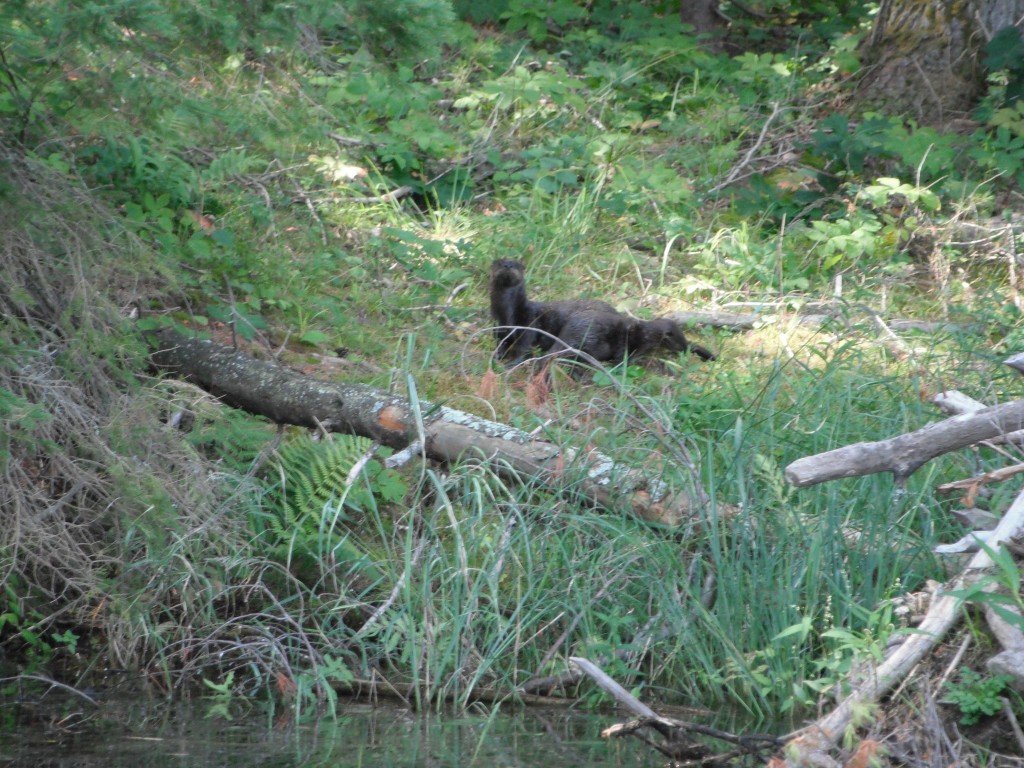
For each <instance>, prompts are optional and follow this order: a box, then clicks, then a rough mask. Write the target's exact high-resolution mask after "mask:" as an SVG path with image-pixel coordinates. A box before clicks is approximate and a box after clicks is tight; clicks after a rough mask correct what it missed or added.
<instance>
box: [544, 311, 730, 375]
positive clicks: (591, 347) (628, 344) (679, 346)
mask: <svg viewBox="0 0 1024 768" xmlns="http://www.w3.org/2000/svg"><path fill="white" fill-rule="evenodd" d="M558 338H559V340H560V342H561V345H564V347H563V349H564V352H563V356H564V357H566V358H569V359H572V358H574V357H575V358H577V359H579V356H578V355H574V354H573V352H574V351H579V352H582V353H584V354H586V355H589V356H590V357H592V358H593V359H594V360H597V361H598V362H601V363H614V364H618V363H621V362H622V361H623V360H625V359H626V357H627V356H629V357H630V358H636V357H641V356H643V355H648V354H650V353H652V352H654V351H655V350H657V349H665V350H667V351H669V352H692V353H693V354H695V355H697V357H699V358H700V359H701V360H714V359H715V355H714V353H712V352H711V351H709V350H707V349H705V348H704V347H702V346H700V345H698V344H692V343H691V342H690V341H688V340H687V338H686V336H685V335H684V334H683V331H682V329H681V328H680V327H679V324H678V323H676V322H675V321H674V320H672V319H671V318H668V317H659V318H657V319H655V320H637V319H635V318H632V317H625V316H624V315H620V314H619V313H618V312H604V311H583V312H576V313H573V314H572V315H570V316H569V318H568V319H567V320H566V322H565V324H564V325H563V326H562V328H561V329H560V330H559V332H558Z"/></svg>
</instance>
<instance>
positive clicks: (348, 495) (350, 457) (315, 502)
mask: <svg viewBox="0 0 1024 768" xmlns="http://www.w3.org/2000/svg"><path fill="white" fill-rule="evenodd" d="M371 445H372V443H371V441H370V440H367V439H366V438H363V437H356V436H354V435H332V436H331V437H330V438H329V439H327V440H322V441H319V442H314V441H312V440H309V439H307V438H305V437H302V438H300V439H297V440H292V441H290V442H288V443H287V444H286V445H285V446H284V447H283V448H282V449H281V451H280V461H281V470H282V489H281V490H282V499H281V501H282V504H281V511H282V513H283V520H282V523H283V527H284V529H285V530H288V529H292V528H294V527H295V526H302V527H305V528H308V527H310V523H312V527H313V528H314V529H318V528H319V527H320V522H321V517H322V516H323V513H324V510H325V509H331V508H334V507H337V506H339V505H340V504H341V503H342V501H343V500H344V501H345V502H347V503H349V504H350V505H358V502H359V501H360V500H361V499H360V498H359V496H360V494H359V493H357V492H356V491H357V489H355V488H350V487H349V483H348V477H349V473H351V471H352V467H354V466H355V464H356V462H357V461H359V459H360V458H361V457H362V456H363V454H365V453H366V452H367V451H368V450H369V449H370V447H371ZM358 490H361V489H358ZM279 533H283V531H279Z"/></svg>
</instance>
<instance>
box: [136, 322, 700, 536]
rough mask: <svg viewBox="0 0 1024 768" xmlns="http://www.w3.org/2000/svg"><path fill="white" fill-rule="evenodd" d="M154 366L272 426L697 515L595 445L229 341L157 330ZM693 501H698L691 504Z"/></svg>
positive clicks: (673, 521)
mask: <svg viewBox="0 0 1024 768" xmlns="http://www.w3.org/2000/svg"><path fill="white" fill-rule="evenodd" d="M150 344H151V348H152V349H153V351H152V353H151V355H150V358H151V360H152V361H153V363H154V364H155V365H156V366H157V367H158V368H160V369H163V370H164V371H167V372H169V373H171V374H173V375H175V376H178V377H180V378H184V379H188V380H190V381H192V382H194V383H196V384H198V385H199V386H201V387H203V388H204V389H206V390H208V391H209V392H211V393H212V394H213V395H215V396H216V397H218V398H220V399H221V400H222V401H223V402H224V403H226V404H228V405H231V406H233V407H236V408H241V409H242V410H245V411H248V412H249V413H253V414H257V415H260V416H266V417H267V418H269V419H271V420H272V421H274V422H276V423H278V424H295V425H298V426H302V427H308V428H310V429H318V428H321V427H322V428H323V429H326V430H327V431H329V432H342V433H346V434H353V435H360V436H362V437H368V438H370V439H372V440H375V441H377V442H379V443H381V444H382V445H386V446H388V447H391V448H395V449H399V450H400V449H403V448H407V447H409V446H410V445H413V444H416V443H418V444H419V446H420V450H421V451H422V452H423V454H424V455H425V456H426V457H427V458H430V459H434V460H436V461H442V462H452V461H456V460H458V459H460V458H469V457H477V458H479V459H481V460H483V461H486V462H487V463H488V464H489V465H490V466H491V467H492V468H493V469H494V470H495V471H497V472H499V473H501V474H502V475H504V476H506V477H510V478H521V477H524V476H525V477H527V478H529V479H530V480H531V481H537V482H541V483H544V484H546V485H548V486H550V487H552V488H553V489H556V490H563V491H566V492H571V493H573V494H575V495H579V496H583V497H584V498H586V499H587V500H588V501H590V502H591V503H594V504H598V505H600V506H603V507H607V508H612V509H622V508H625V509H626V510H628V511H629V512H631V513H632V514H635V515H637V516H638V517H640V518H642V519H644V520H647V521H650V522H658V523H663V524H666V525H680V524H681V523H683V522H686V521H688V520H692V519H694V518H696V517H698V516H699V514H700V511H701V509H702V508H703V506H704V505H705V502H706V499H707V496H706V494H705V493H704V492H703V491H702V490H701V489H700V488H699V487H698V486H697V485H696V478H694V479H693V482H694V491H693V493H692V495H691V493H690V492H688V491H686V490H683V489H681V488H679V487H674V486H673V485H672V484H671V483H669V482H665V480H664V479H662V478H659V477H649V476H647V475H645V474H644V473H642V472H640V471H639V470H636V469H630V468H628V467H623V466H621V465H619V464H617V463H616V462H614V461H613V460H612V459H610V458H609V457H607V456H604V455H602V454H599V453H597V452H596V451H590V450H584V449H576V448H569V447H562V446H558V445H555V444H554V443H550V442H547V441H543V440H536V439H534V438H533V437H532V436H531V435H529V434H527V433H525V432H522V431H520V430H518V429H515V428H513V427H510V426H508V425H505V424H498V423H495V422H493V421H487V420H485V419H481V418H478V417H477V416H473V415H472V414H468V413H464V412H462V411H456V410H453V409H451V408H446V407H444V406H437V405H432V404H430V403H426V402H419V403H412V402H410V401H409V400H406V399H405V398H402V397H396V396H394V395H391V394H388V393H387V392H383V391H381V390H378V389H374V388H372V387H368V386H364V385H360V384H335V383H332V382H326V381H319V380H317V379H311V378H308V377H306V376H303V375H301V374H299V373H296V372H294V371H291V370H288V369H287V368H282V367H280V366H278V365H275V364H273V363H268V362H265V361H262V360H256V359H254V358H252V357H249V356H248V355H245V354H243V353H241V352H238V351H236V350H234V349H231V348H230V347H225V346H222V345H220V344H214V343H213V342H210V341H203V340H200V339H194V338H188V337H185V336H182V335H181V334H178V333H176V332H174V331H167V330H164V331H160V332H158V333H156V334H153V335H152V337H151V339H150ZM694 499H698V500H699V501H697V502H695V501H694Z"/></svg>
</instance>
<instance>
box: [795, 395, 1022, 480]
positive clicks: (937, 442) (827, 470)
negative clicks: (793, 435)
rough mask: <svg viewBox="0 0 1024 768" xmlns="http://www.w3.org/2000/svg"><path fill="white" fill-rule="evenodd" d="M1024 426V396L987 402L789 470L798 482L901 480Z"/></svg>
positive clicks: (817, 457) (799, 463)
mask: <svg viewBox="0 0 1024 768" xmlns="http://www.w3.org/2000/svg"><path fill="white" fill-rule="evenodd" d="M1022 428H1024V400H1014V401H1013V402H1010V403H1003V404H1001V405H994V406H992V407H990V408H983V409H982V410H980V411H975V412H974V413H964V414H961V415H959V416H954V417H952V418H950V419H946V420H944V421H940V422H937V423H935V424H929V425H928V426H926V427H923V428H921V429H919V430H917V431H915V432H908V433H907V434H904V435H899V436H898V437H892V438H889V439H888V440H879V441H876V442H864V443H854V444H853V445H847V446H844V447H842V448H836V449H835V450H832V451H827V452H825V453H819V454H816V455H814V456H806V457H804V458H802V459H797V460H796V461H794V462H793V463H792V464H790V465H789V466H788V467H786V471H785V475H786V480H788V481H789V482H790V483H791V484H792V485H795V486H797V487H801V486H805V485H815V484H816V483H823V482H826V481H828V480H836V479H838V478H842V477H859V476H861V475H870V474H874V473H876V472H892V473H893V475H894V476H895V478H896V481H897V482H902V481H903V480H905V479H906V478H907V477H909V476H910V475H911V474H912V473H913V472H914V471H915V470H916V469H917V468H918V467H920V466H921V465H922V464H924V463H925V462H927V461H930V460H931V459H934V458H935V457H936V456H941V455H942V454H944V453H948V452H949V451H953V450H956V449H957V448H964V447H966V446H968V445H973V444H974V443H977V442H980V441H982V440H987V439H989V438H992V437H996V436H997V435H1002V434H1004V433H1007V432H1014V431H1016V430H1019V429H1022Z"/></svg>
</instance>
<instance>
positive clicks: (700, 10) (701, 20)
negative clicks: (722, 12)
mask: <svg viewBox="0 0 1024 768" xmlns="http://www.w3.org/2000/svg"><path fill="white" fill-rule="evenodd" d="M679 20H680V21H681V22H683V24H689V25H690V26H692V27H693V31H694V32H695V33H696V34H698V35H703V34H710V33H711V32H714V31H716V30H717V29H719V28H721V27H722V18H721V17H720V16H719V15H718V0H682V2H681V3H680V4H679Z"/></svg>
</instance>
